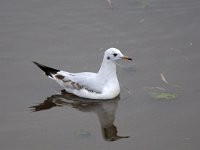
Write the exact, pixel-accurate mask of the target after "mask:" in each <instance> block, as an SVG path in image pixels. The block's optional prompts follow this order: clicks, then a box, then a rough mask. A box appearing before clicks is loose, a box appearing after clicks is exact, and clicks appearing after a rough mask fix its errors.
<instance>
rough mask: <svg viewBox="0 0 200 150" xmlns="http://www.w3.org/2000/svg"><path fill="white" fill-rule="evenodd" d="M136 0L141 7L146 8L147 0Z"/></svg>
mask: <svg viewBox="0 0 200 150" xmlns="http://www.w3.org/2000/svg"><path fill="white" fill-rule="evenodd" d="M138 2H139V3H140V5H141V6H142V7H143V8H147V7H148V6H149V0H138Z"/></svg>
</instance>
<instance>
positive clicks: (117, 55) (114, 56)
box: [104, 48, 132, 61]
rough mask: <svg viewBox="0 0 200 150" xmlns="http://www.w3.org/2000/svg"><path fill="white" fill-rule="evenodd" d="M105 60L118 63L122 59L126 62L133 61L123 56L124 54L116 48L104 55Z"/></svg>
mask: <svg viewBox="0 0 200 150" xmlns="http://www.w3.org/2000/svg"><path fill="white" fill-rule="evenodd" d="M104 59H107V60H109V61H117V60H120V59H124V60H132V58H130V57H128V56H126V55H123V54H122V52H121V51H120V50H118V49H116V48H109V49H107V50H106V51H105V53H104Z"/></svg>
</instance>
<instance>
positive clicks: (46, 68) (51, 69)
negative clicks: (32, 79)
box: [33, 61, 60, 78]
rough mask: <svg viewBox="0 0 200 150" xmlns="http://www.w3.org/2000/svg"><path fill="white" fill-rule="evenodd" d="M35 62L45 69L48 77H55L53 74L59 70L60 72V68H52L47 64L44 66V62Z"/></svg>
mask: <svg viewBox="0 0 200 150" xmlns="http://www.w3.org/2000/svg"><path fill="white" fill-rule="evenodd" d="M33 63H34V64H35V65H36V66H38V67H39V68H40V69H41V70H43V71H44V73H45V75H47V76H48V77H50V78H53V76H52V75H54V74H56V73H57V72H59V71H60V70H57V69H54V68H51V67H47V66H44V65H42V64H39V63H37V62H35V61H33Z"/></svg>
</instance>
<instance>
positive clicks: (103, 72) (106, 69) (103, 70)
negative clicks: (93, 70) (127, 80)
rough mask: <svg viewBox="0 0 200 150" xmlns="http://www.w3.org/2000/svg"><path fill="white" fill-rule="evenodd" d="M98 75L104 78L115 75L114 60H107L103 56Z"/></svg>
mask: <svg viewBox="0 0 200 150" xmlns="http://www.w3.org/2000/svg"><path fill="white" fill-rule="evenodd" d="M98 76H99V77H101V78H105V79H106V78H107V79H108V78H115V77H117V74H116V64H115V62H114V61H111V60H107V58H105V57H104V59H103V62H102V64H101V67H100V69H99V71H98Z"/></svg>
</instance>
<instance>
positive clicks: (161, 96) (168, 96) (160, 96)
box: [149, 91, 178, 100]
mask: <svg viewBox="0 0 200 150" xmlns="http://www.w3.org/2000/svg"><path fill="white" fill-rule="evenodd" d="M149 95H150V97H152V98H153V99H156V100H172V99H175V98H176V97H177V96H178V94H177V93H170V92H155V91H150V92H149Z"/></svg>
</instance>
